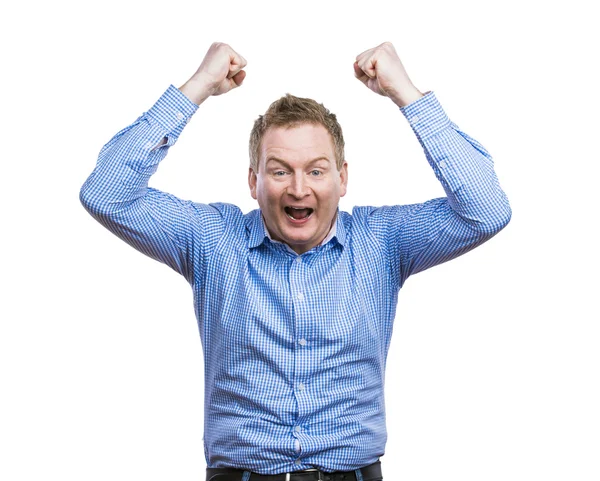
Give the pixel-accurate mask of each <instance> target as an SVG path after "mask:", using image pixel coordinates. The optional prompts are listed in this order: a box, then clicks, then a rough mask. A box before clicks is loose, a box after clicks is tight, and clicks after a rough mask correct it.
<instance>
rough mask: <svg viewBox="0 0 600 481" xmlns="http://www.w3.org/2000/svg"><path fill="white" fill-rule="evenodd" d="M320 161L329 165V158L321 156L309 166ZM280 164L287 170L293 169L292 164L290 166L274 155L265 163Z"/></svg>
mask: <svg viewBox="0 0 600 481" xmlns="http://www.w3.org/2000/svg"><path fill="white" fill-rule="evenodd" d="M320 160H325V161H326V162H327V163H329V158H328V157H325V156H324V155H322V156H320V157H316V158H314V159H312V160H311V161H310V162H309V163H308V164H307V165H312V164H314V163H316V162H318V161H320ZM271 161H273V162H279V163H280V164H281V165H283V166H284V167H287V168H291V167H290V164H288V163H287V162H286V161H285V160H283V159H280V158H279V157H275V156H274V155H269V157H267V160H266V162H265V165H267V164H268V163H269V162H271Z"/></svg>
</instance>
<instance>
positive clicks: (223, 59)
mask: <svg viewBox="0 0 600 481" xmlns="http://www.w3.org/2000/svg"><path fill="white" fill-rule="evenodd" d="M246 64H247V62H246V59H245V58H244V57H242V56H241V55H240V54H238V53H237V52H236V51H235V50H233V49H232V48H231V47H230V46H229V45H227V44H226V43H221V42H215V43H213V44H212V45H211V46H210V48H209V49H208V52H206V55H205V56H204V60H202V63H201V64H200V67H198V70H197V71H196V73H195V74H194V75H192V78H190V79H189V80H188V81H187V82H186V83H185V84H183V85H182V86H181V87H180V88H179V90H181V92H182V93H183V94H184V95H185V96H186V97H187V98H189V99H190V100H191V101H192V102H194V103H195V104H197V105H200V104H201V103H202V102H204V101H205V100H206V99H207V98H208V97H210V96H211V95H221V94H224V93H227V92H229V91H230V90H231V89H234V88H236V87H239V86H240V85H242V82H243V81H244V78H245V77H246V72H245V71H244V70H242V69H243V68H244V67H245V66H246Z"/></svg>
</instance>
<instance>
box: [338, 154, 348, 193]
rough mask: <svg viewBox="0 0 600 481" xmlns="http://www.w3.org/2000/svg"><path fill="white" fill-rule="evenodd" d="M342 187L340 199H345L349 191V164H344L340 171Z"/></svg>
mask: <svg viewBox="0 0 600 481" xmlns="http://www.w3.org/2000/svg"><path fill="white" fill-rule="evenodd" d="M340 187H341V188H340V197H344V196H345V195H346V190H347V189H348V162H344V165H342V169H341V170H340Z"/></svg>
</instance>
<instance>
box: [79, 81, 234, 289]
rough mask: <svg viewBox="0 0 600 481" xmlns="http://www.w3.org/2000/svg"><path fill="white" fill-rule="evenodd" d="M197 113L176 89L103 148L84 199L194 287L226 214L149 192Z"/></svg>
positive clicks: (112, 226) (137, 245)
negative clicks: (196, 268)
mask: <svg viewBox="0 0 600 481" xmlns="http://www.w3.org/2000/svg"><path fill="white" fill-rule="evenodd" d="M197 108H198V106H197V105H196V104H194V103H193V102H191V101H190V100H189V99H188V98H187V97H185V95H183V94H182V93H181V92H180V91H179V90H178V89H177V88H175V87H174V86H172V85H171V86H170V87H169V88H168V89H167V90H166V92H165V93H164V94H163V95H162V96H161V97H160V99H159V100H158V101H157V102H156V103H155V104H154V106H153V107H152V108H151V109H150V110H149V111H147V112H145V113H144V114H142V115H141V116H140V117H139V118H138V119H137V120H136V121H135V122H134V123H133V124H131V125H129V126H128V127H126V128H124V129H123V130H121V131H119V132H118V133H117V134H116V135H115V136H114V137H113V138H112V139H111V140H110V141H109V142H108V143H107V144H106V145H104V147H102V149H101V151H100V155H99V157H98V162H97V164H96V167H95V169H94V171H93V172H92V173H91V175H90V176H89V177H88V179H87V180H86V181H85V183H84V184H83V186H82V187H81V190H80V195H79V197H80V201H81V203H82V204H83V206H84V207H85V209H86V210H87V211H88V212H89V213H90V214H91V215H92V216H93V217H94V218H95V219H96V220H97V221H98V222H100V224H102V225H103V226H104V227H106V228H107V229H108V230H110V231H111V232H112V233H114V234H115V235H117V236H118V237H119V238H121V239H123V240H124V241H125V242H127V243H128V244H129V245H131V246H132V247H134V248H135V249H137V250H138V251H140V252H142V253H144V254H146V255H147V256H150V257H152V258H153V259H156V260H158V261H160V262H162V263H164V264H166V265H168V266H169V267H171V268H172V269H174V270H175V271H177V272H178V273H180V274H181V275H183V276H184V277H185V278H186V279H187V280H188V282H190V283H191V282H192V281H193V276H194V268H193V265H194V261H195V260H198V259H202V258H203V257H205V256H206V253H207V251H208V250H209V249H210V245H211V240H212V241H213V242H212V243H214V242H216V239H218V237H219V232H220V231H222V229H223V225H222V218H221V215H220V213H219V211H218V210H217V209H215V208H214V207H212V206H210V205H205V204H197V203H193V202H191V201H186V200H182V199H179V198H178V197H176V196H174V195H172V194H169V193H166V192H162V191H160V190H158V189H154V188H151V187H148V181H149V179H150V177H151V176H152V174H154V173H155V172H156V170H157V168H158V164H159V163H160V161H161V160H162V159H164V158H165V156H166V155H167V152H168V150H169V148H170V147H171V146H173V145H174V144H175V142H176V141H177V139H178V138H179V135H180V134H181V132H182V130H183V128H184V127H185V125H186V124H187V122H188V121H189V119H190V118H191V117H192V115H193V114H194V113H195V112H196V110H197Z"/></svg>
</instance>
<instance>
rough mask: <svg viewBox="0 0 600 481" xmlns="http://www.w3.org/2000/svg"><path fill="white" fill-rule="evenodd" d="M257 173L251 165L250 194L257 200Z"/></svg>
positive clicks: (249, 177)
mask: <svg viewBox="0 0 600 481" xmlns="http://www.w3.org/2000/svg"><path fill="white" fill-rule="evenodd" d="M256 180H257V179H256V173H255V172H254V169H253V168H252V167H250V168H249V169H248V186H249V187H250V195H251V196H252V198H253V199H254V200H256Z"/></svg>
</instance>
